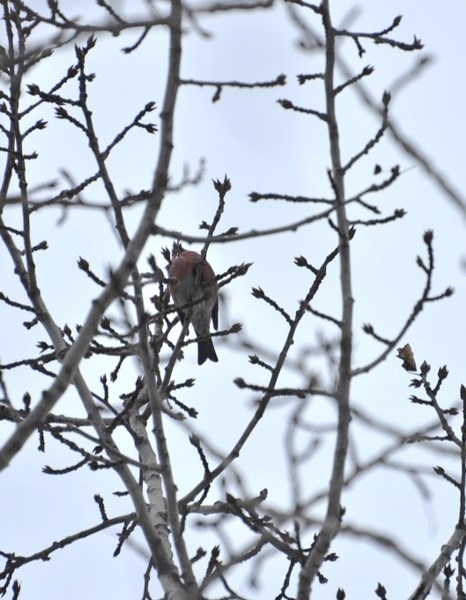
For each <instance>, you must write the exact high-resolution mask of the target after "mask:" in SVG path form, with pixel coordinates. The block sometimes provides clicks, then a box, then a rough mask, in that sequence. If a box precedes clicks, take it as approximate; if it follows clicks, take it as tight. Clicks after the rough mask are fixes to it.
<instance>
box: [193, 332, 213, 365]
mask: <svg viewBox="0 0 466 600" xmlns="http://www.w3.org/2000/svg"><path fill="white" fill-rule="evenodd" d="M207 359H209V360H211V361H212V362H218V357H217V354H216V352H215V348H214V344H213V342H212V338H210V337H205V338H200V339H199V340H198V342H197V362H198V364H199V365H202V364H203V363H205V361H206V360H207Z"/></svg>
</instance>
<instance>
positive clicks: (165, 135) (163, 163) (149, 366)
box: [136, 0, 198, 599]
mask: <svg viewBox="0 0 466 600" xmlns="http://www.w3.org/2000/svg"><path fill="white" fill-rule="evenodd" d="M171 6H172V9H171V17H170V53H169V63H168V79H167V84H166V91H165V98H164V103H163V107H162V113H161V121H162V128H161V145H160V155H159V159H158V163H157V169H156V172H155V176H154V182H153V189H152V194H153V196H152V199H151V200H150V201H149V212H150V213H151V219H150V220H149V223H150V224H152V222H153V220H154V217H155V215H156V214H157V212H158V208H159V207H160V203H161V200H162V198H163V195H164V192H165V188H166V185H167V181H168V168H169V164H170V158H171V154H172V151H173V122H174V114H175V103H176V98H177V94H178V90H179V87H180V66H181V19H182V7H181V1H180V0H172V5H171ZM136 296H139V297H140V298H141V299H142V290H141V289H140V285H139V286H136ZM139 345H140V349H141V361H142V364H143V368H144V377H145V381H146V386H147V392H148V396H149V402H150V407H151V412H152V418H153V423H154V434H155V440H156V445H157V451H158V456H159V461H160V464H161V469H162V479H163V482H164V486H165V493H166V498H167V506H166V507H164V509H165V510H166V511H167V514H168V524H169V526H170V528H171V532H172V534H173V541H174V545H175V549H176V552H177V555H178V559H179V561H180V565H181V569H182V575H183V578H184V581H185V584H186V588H187V598H190V599H191V598H193V599H194V598H196V597H197V596H198V588H197V584H196V580H195V577H194V573H193V570H192V565H191V561H190V560H189V556H188V552H187V549H186V545H185V543H184V538H183V535H182V532H181V526H180V518H179V513H178V499H177V487H176V484H175V480H174V477H173V472H172V468H171V462H170V454H169V450H168V444H167V440H166V437H165V432H164V424H163V419H162V398H161V396H160V393H159V390H158V389H157V385H156V380H155V373H154V369H155V364H154V362H155V360H156V358H155V360H154V358H153V357H152V352H151V350H150V345H149V338H148V331H147V327H146V326H145V324H144V323H140V327H139Z"/></svg>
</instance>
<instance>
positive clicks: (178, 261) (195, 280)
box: [169, 244, 218, 365]
mask: <svg viewBox="0 0 466 600" xmlns="http://www.w3.org/2000/svg"><path fill="white" fill-rule="evenodd" d="M169 273H170V286H169V287H170V294H171V296H172V298H173V301H174V303H175V305H176V306H177V307H180V310H179V311H178V315H179V317H180V320H181V322H182V323H183V322H184V319H185V316H186V314H187V312H188V311H191V310H192V313H191V323H192V324H193V327H194V330H195V332H196V335H197V337H198V338H199V339H198V342H197V345H198V363H199V364H200V365H202V363H204V362H205V361H206V360H207V359H210V360H212V361H213V362H217V361H218V357H217V354H216V352H215V348H214V345H213V342H212V338H210V337H209V335H210V320H211V319H212V323H213V325H214V328H215V329H217V328H218V286H217V281H216V279H215V273H214V271H213V269H212V267H211V266H210V265H209V263H208V262H207V261H206V260H205V259H203V258H202V256H201V255H200V254H198V253H197V252H193V251H192V250H184V249H183V248H182V247H181V246H180V245H179V244H176V245H174V249H173V258H172V262H171V265H170V270H169ZM201 298H203V299H202V300H200V299H201ZM196 301H199V302H196ZM190 303H191V306H189V304H190ZM186 305H187V306H186ZM183 307H184V308H183Z"/></svg>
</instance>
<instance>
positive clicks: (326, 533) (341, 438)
mask: <svg viewBox="0 0 466 600" xmlns="http://www.w3.org/2000/svg"><path fill="white" fill-rule="evenodd" d="M320 10H321V12H322V20H323V25H324V29H325V36H326V51H325V74H324V84H325V97H326V111H327V119H326V122H327V127H328V135H329V140H330V157H331V163H332V170H331V180H332V184H333V188H334V192H335V197H336V198H335V206H336V214H337V222H338V231H339V238H340V239H339V250H340V251H339V256H340V287H341V294H342V300H343V310H342V319H341V323H342V334H341V341H340V364H339V380H338V385H337V390H336V394H335V395H336V398H337V401H338V427H337V437H336V442H335V452H334V458H333V467H332V475H331V479H330V488H329V493H328V503H327V512H326V516H325V519H324V522H323V524H322V528H321V531H320V533H319V535H318V537H317V539H316V542H315V544H314V546H313V548H312V550H311V552H310V554H309V556H308V558H307V560H306V562H305V564H304V567H303V569H302V572H301V575H300V580H299V588H298V600H305V599H307V598H308V597H309V594H310V591H311V586H312V582H313V580H314V578H315V577H316V575H317V573H318V571H319V568H320V567H321V565H322V563H323V561H324V560H325V557H326V554H327V552H328V550H329V547H330V544H331V542H332V540H333V538H334V537H335V536H336V535H337V533H338V530H339V528H340V522H341V502H340V501H341V493H342V488H343V483H344V470H345V464H346V456H347V452H348V431H349V425H350V420H351V414H350V406H349V395H350V386H351V352H352V321H353V297H352V290H351V260H350V248H349V240H350V231H349V227H348V220H347V216H346V208H345V187H344V172H343V169H342V165H341V157H340V142H339V132H338V122H337V117H336V111H335V87H334V71H335V31H334V29H333V26H332V21H331V17H330V7H329V0H323V2H322V5H321V8H320Z"/></svg>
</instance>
